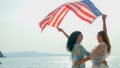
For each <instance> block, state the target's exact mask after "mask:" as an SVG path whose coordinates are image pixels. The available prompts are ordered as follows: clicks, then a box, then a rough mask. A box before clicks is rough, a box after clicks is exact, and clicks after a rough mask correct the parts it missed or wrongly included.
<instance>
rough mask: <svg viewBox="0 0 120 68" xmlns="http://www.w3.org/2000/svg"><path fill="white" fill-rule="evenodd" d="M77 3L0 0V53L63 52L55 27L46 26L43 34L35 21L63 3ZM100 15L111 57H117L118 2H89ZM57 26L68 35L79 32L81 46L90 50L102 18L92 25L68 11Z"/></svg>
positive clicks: (62, 39)
mask: <svg viewBox="0 0 120 68" xmlns="http://www.w3.org/2000/svg"><path fill="white" fill-rule="evenodd" d="M71 1H79V0H0V51H2V52H3V53H8V52H16V51H38V52H47V53H65V54H69V52H68V51H67V50H66V42H67V38H66V37H65V36H64V35H63V34H62V33H61V32H58V31H57V29H56V28H54V27H51V26H47V27H46V28H45V30H44V31H43V32H41V29H40V27H39V22H40V21H41V20H42V19H43V18H44V17H45V16H46V15H47V14H48V13H49V12H51V11H52V10H54V9H55V8H57V7H58V6H60V5H61V4H63V3H66V2H71ZM91 1H92V2H93V3H94V4H95V5H96V6H97V7H98V8H99V9H100V11H101V12H102V13H104V14H107V29H108V35H109V38H110V41H111V45H112V50H111V56H120V54H118V52H119V51H120V49H119V48H120V43H119V40H120V30H119V29H120V27H119V26H120V20H119V18H120V9H119V8H117V7H118V6H120V4H119V3H120V1H119V0H114V1H113V0H91ZM60 27H61V28H62V29H63V30H64V31H65V32H66V33H68V35H70V34H71V33H72V32H73V31H76V30H79V31H81V32H82V33H83V36H84V39H83V41H82V45H83V46H84V47H85V48H86V49H87V50H88V51H91V50H92V49H93V48H94V47H95V46H96V45H98V42H97V38H96V35H97V32H98V31H101V30H102V19H101V17H98V18H97V19H96V20H95V21H94V22H93V24H91V25H90V24H88V23H86V22H85V21H82V20H81V19H79V18H78V17H77V16H76V15H75V14H74V13H73V12H72V11H69V13H68V14H67V16H66V17H65V18H64V20H63V21H62V24H61V25H60Z"/></svg>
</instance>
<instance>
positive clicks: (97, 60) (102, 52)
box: [74, 14, 111, 68]
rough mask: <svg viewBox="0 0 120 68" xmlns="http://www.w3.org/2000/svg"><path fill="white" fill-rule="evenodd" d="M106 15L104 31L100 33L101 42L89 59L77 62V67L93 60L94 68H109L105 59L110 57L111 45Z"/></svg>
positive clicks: (103, 17) (99, 39) (98, 36)
mask: <svg viewBox="0 0 120 68" xmlns="http://www.w3.org/2000/svg"><path fill="white" fill-rule="evenodd" d="M106 17H107V16H106V15H104V14H103V15H102V19H103V31H100V32H98V35H97V40H98V42H99V44H98V46H96V47H95V48H94V49H93V50H92V51H91V55H90V56H89V57H86V58H84V59H83V60H81V61H78V62H75V64H74V65H75V66H77V65H78V64H81V63H84V62H86V61H88V60H90V59H91V60H92V68H108V65H107V62H106V61H105V59H106V58H107V56H108V55H110V51H111V45H110V41H109V38H108V35H107V29H106Z"/></svg>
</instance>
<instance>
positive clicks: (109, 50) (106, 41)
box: [98, 31, 111, 54]
mask: <svg viewBox="0 0 120 68" xmlns="http://www.w3.org/2000/svg"><path fill="white" fill-rule="evenodd" d="M98 35H99V36H101V37H102V39H103V42H105V43H106V44H107V52H108V54H110V52H111V44H110V41H109V38H108V36H107V34H106V32H105V31H100V32H98Z"/></svg>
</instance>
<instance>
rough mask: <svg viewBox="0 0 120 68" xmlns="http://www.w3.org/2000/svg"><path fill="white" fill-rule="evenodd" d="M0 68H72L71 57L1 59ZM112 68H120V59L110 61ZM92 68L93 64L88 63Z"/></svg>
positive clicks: (89, 67)
mask: <svg viewBox="0 0 120 68" xmlns="http://www.w3.org/2000/svg"><path fill="white" fill-rule="evenodd" d="M0 61H1V62H2V64H0V68H71V60H70V58H69V57H34V58H1V59H0ZM108 65H109V67H110V68H120V58H112V57H110V58H109V59H108ZM86 68H91V62H90V61H88V62H87V63H86Z"/></svg>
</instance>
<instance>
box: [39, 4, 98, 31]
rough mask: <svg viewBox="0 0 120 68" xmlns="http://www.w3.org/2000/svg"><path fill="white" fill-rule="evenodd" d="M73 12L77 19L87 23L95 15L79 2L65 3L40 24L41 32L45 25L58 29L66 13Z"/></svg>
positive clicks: (90, 21)
mask: <svg viewBox="0 0 120 68" xmlns="http://www.w3.org/2000/svg"><path fill="white" fill-rule="evenodd" d="M69 10H71V11H73V12H74V13H75V14H76V15H77V16H78V17H79V18H81V19H82V20H84V21H87V22H88V23H92V21H93V20H94V19H95V18H96V16H95V14H94V13H93V12H92V11H91V10H90V9H89V8H88V7H87V6H86V5H84V4H82V3H81V2H74V3H65V4H63V5H62V6H60V7H58V8H57V9H55V10H54V11H53V12H51V13H49V14H48V15H47V16H46V17H45V18H44V19H43V20H42V21H41V22H40V24H39V25H40V27H41V29H42V30H43V29H44V28H45V27H46V25H50V26H52V27H56V28H58V27H59V25H60V24H61V22H62V20H63V19H64V17H65V15H66V14H67V13H68V11H69Z"/></svg>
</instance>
